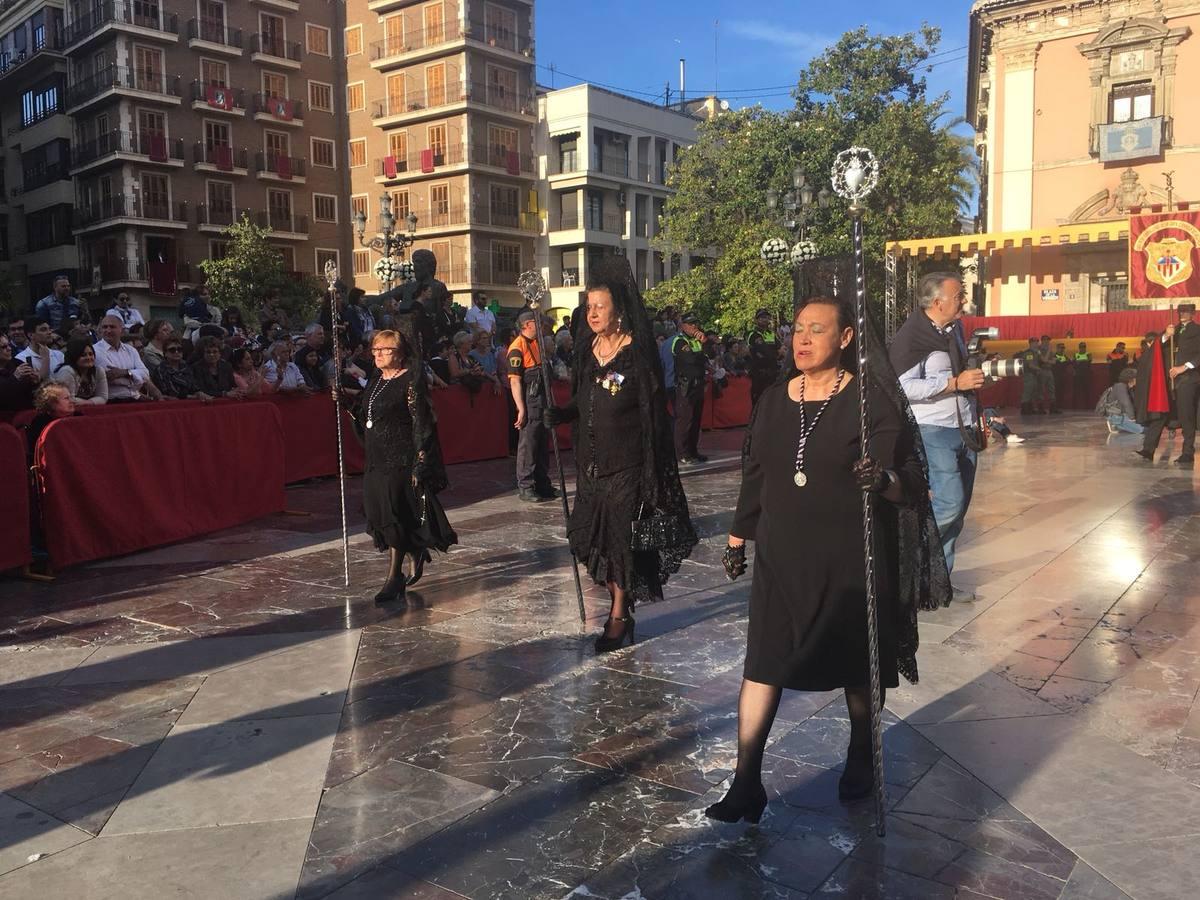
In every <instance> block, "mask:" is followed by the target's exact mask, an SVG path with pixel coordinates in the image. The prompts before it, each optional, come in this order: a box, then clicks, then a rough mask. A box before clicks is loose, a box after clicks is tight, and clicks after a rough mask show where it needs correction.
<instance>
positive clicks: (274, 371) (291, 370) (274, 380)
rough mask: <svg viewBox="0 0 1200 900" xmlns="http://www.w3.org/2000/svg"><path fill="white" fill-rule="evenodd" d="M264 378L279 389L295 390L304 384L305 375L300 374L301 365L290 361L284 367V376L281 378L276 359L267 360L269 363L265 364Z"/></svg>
mask: <svg viewBox="0 0 1200 900" xmlns="http://www.w3.org/2000/svg"><path fill="white" fill-rule="evenodd" d="M263 378H265V379H266V380H267V383H268V384H273V385H275V389H276V390H279V391H293V390H295V389H296V388H298V387H303V386H304V376H303V375H301V374H300V367H299V366H298V365H296V364H295V363H294V362H289V363H288V364H287V365H286V366H284V367H283V377H282V378H281V377H280V376H279V370H278V367H277V366H276V365H275V360H273V359H269V360H267V364H266V365H265V366H263Z"/></svg>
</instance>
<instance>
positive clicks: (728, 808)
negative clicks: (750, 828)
mask: <svg viewBox="0 0 1200 900" xmlns="http://www.w3.org/2000/svg"><path fill="white" fill-rule="evenodd" d="M766 808H767V792H766V789H765V788H763V786H762V785H761V784H760V785H759V786H758V790H757V791H754V792H751V793H750V794H749V795H748V796H746V797H739V796H736V795H735V794H734V789H733V788H732V787H731V788H730V789H729V793H728V794H726V795H725V797H724V799H722V800H720V801H719V802H717V803H714V804H713V805H712V806H710V807H709V808H708V809H706V810H705V811H704V814H705V815H706V816H708V817H709V818H710V819H716V820H717V821H718V822H728V823H733V822H749V823H751V824H752V825H757V824H758V822H759V820H760V819H761V818H762V814H763V810H765V809H766Z"/></svg>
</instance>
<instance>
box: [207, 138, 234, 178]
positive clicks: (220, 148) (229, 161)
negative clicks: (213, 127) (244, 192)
mask: <svg viewBox="0 0 1200 900" xmlns="http://www.w3.org/2000/svg"><path fill="white" fill-rule="evenodd" d="M212 158H213V162H214V163H216V165H217V168H218V169H220V170H221V171H222V172H232V171H233V148H232V147H230V146H229V145H228V144H218V145H217V146H215V147H213V148H212Z"/></svg>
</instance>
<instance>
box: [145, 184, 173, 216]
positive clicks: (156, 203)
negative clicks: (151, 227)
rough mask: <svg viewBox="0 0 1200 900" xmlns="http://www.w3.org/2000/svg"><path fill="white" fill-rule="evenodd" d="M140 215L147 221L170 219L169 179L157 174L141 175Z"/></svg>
mask: <svg viewBox="0 0 1200 900" xmlns="http://www.w3.org/2000/svg"><path fill="white" fill-rule="evenodd" d="M141 183H142V215H143V216H145V217H146V218H147V219H169V218H171V179H170V178H169V177H168V176H166V175H160V174H159V173H157V172H143V173H142V182H141Z"/></svg>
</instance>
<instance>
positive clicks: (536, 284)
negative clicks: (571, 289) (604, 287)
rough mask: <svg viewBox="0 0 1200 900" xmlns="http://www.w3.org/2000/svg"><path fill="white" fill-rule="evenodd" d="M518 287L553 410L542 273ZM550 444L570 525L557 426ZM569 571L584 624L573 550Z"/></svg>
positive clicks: (525, 275) (521, 279) (525, 276)
mask: <svg viewBox="0 0 1200 900" xmlns="http://www.w3.org/2000/svg"><path fill="white" fill-rule="evenodd" d="M517 289H518V290H519V291H520V292H521V296H523V297H524V298H525V302H526V303H528V304H529V308H530V309H532V310H533V311H534V313H535V315H534V317H533V321H534V325H535V326H536V328H537V346H538V360H539V361H540V365H539V366H538V368H539V369H540V370H541V373H542V390H543V391H544V392H545V394H546V407H547V408H548V409H552V408H553V407H554V395H553V394H552V393H551V391H550V360H549V358H548V354H547V353H546V344H545V342H544V333H543V330H542V311H541V306H542V298H543V297H545V296H546V279H544V278H543V277H542V276H541V273H540V272H534V271H532V270H530V271H528V272H522V273H521V274H520V275H519V276H518V277H517ZM550 446H551V447H553V448H554V463H555V465H557V466H558V492H559V494H558V495H559V497H561V498H562V512H563V527H565V528H569V527H570V524H571V507H570V506H568V505H567V476H566V474H565V473H564V472H563V463H562V454H561V453H560V452H559V449H558V429H556V428H551V429H550ZM571 571H572V572H573V573H574V575H575V596H576V598H577V599H578V600H579V621H580V622H584V623H586V622H587V610H586V609H585V608H584V605H583V585H582V584H581V583H580V581H579V560H578V559H576V558H575V551H574V550H572V551H571Z"/></svg>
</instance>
